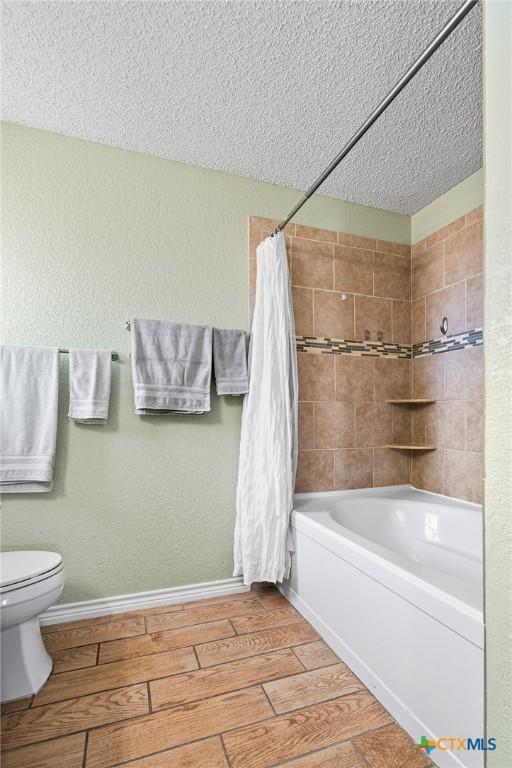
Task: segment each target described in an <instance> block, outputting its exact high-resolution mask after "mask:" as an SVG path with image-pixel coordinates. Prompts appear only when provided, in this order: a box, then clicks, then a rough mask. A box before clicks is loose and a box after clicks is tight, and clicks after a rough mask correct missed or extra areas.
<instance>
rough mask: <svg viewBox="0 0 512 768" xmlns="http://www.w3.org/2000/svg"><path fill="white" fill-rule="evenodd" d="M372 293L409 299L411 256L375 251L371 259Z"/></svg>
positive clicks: (392, 297)
mask: <svg viewBox="0 0 512 768" xmlns="http://www.w3.org/2000/svg"><path fill="white" fill-rule="evenodd" d="M373 273H374V291H373V292H374V294H375V296H386V297H387V298H390V299H404V300H405V301H409V297H410V285H411V257H410V256H399V255H397V254H396V253H379V252H378V251H377V252H376V253H375V257H374V260H373Z"/></svg>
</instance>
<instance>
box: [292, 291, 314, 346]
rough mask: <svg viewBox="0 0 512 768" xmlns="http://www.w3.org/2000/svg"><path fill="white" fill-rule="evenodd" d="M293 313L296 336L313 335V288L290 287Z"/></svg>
mask: <svg viewBox="0 0 512 768" xmlns="http://www.w3.org/2000/svg"><path fill="white" fill-rule="evenodd" d="M292 299H293V315H294V317H295V333H296V334H297V336H313V333H314V331H313V289H312V288H298V287H297V286H294V287H293V288H292Z"/></svg>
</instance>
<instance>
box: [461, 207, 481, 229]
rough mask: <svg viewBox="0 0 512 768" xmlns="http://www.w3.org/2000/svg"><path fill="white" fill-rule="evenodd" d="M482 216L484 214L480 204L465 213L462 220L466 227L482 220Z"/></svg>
mask: <svg viewBox="0 0 512 768" xmlns="http://www.w3.org/2000/svg"><path fill="white" fill-rule="evenodd" d="M483 216H484V209H483V208H482V206H480V207H479V208H475V209H474V210H472V211H470V212H469V213H466V215H465V217H464V222H465V225H466V227H470V226H471V224H475V223H476V222H477V221H482V219H483Z"/></svg>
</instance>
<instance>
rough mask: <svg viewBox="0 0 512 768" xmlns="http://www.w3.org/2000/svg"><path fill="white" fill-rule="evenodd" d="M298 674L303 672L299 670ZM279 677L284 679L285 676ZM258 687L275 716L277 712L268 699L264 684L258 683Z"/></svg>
mask: <svg viewBox="0 0 512 768" xmlns="http://www.w3.org/2000/svg"><path fill="white" fill-rule="evenodd" d="M298 674H300V675H303V674H304V673H303V672H299V673H298ZM281 679H283V680H284V679H285V678H281ZM271 682H274V681H273V680H272V681H271ZM259 687H260V688H261V690H262V692H263V695H264V696H265V698H266V700H267V701H268V703H269V705H270V708H271V710H272V712H273V713H274V716H275V717H277V716H278V713H277V712H276V708H275V707H274V705H273V703H272V701H271V699H270V696H269V695H268V693H267V692H266V690H265V686H264V685H263V683H260V684H259Z"/></svg>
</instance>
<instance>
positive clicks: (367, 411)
mask: <svg viewBox="0 0 512 768" xmlns="http://www.w3.org/2000/svg"><path fill="white" fill-rule="evenodd" d="M392 407H393V406H391V405H387V404H385V403H356V423H355V429H356V446H357V447H358V448H374V447H377V446H383V445H387V444H388V443H390V442H391V440H392V438H393V421H392V414H391V409H392Z"/></svg>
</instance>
